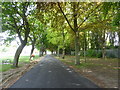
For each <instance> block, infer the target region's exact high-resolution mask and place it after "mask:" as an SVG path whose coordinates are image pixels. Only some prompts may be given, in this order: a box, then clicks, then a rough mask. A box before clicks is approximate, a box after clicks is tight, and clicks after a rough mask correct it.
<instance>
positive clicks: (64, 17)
mask: <svg viewBox="0 0 120 90" xmlns="http://www.w3.org/2000/svg"><path fill="white" fill-rule="evenodd" d="M58 7H59V9H60V11H61V12H62V14H63V16H64V18H65V19H66V21H67V23H68V25H69V27H70V28H71V29H72V30H73V31H74V32H75V30H74V29H73V27H72V26H71V24H70V22H69V21H68V19H67V17H66V15H65V13H64V12H63V10H62V8H61V6H60V4H59V2H58Z"/></svg>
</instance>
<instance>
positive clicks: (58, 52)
mask: <svg viewBox="0 0 120 90" xmlns="http://www.w3.org/2000/svg"><path fill="white" fill-rule="evenodd" d="M57 56H58V57H60V48H59V46H58V51H57Z"/></svg>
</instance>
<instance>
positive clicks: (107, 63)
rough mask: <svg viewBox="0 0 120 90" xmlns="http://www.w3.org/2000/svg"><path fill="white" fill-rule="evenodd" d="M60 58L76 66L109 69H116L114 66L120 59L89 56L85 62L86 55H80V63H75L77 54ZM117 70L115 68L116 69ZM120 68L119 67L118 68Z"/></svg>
mask: <svg viewBox="0 0 120 90" xmlns="http://www.w3.org/2000/svg"><path fill="white" fill-rule="evenodd" d="M57 58H58V59H60V60H61V61H62V62H64V63H66V64H68V65H71V66H74V67H76V68H96V67H101V68H104V67H106V68H109V69H114V68H113V67H116V66H117V62H118V59H116V58H114V59H113V58H106V59H105V60H104V59H102V58H88V57H87V60H86V61H87V62H86V63H85V60H84V57H80V62H81V63H80V65H75V64H74V62H75V56H65V59H61V58H59V57H57ZM114 70H115V69H114ZM116 70H118V69H116Z"/></svg>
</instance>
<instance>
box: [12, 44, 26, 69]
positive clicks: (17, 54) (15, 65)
mask: <svg viewBox="0 0 120 90" xmlns="http://www.w3.org/2000/svg"><path fill="white" fill-rule="evenodd" d="M25 45H26V44H21V45H20V46H19V47H18V49H17V51H16V53H15V56H14V62H13V67H18V60H19V57H20V54H21V52H22V50H23V48H24V47H25Z"/></svg>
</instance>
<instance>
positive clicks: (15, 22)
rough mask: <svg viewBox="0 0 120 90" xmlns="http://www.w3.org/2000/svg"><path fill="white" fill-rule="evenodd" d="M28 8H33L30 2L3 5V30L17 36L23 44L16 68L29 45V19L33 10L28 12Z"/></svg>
mask: <svg viewBox="0 0 120 90" xmlns="http://www.w3.org/2000/svg"><path fill="white" fill-rule="evenodd" d="M28 8H31V6H30V3H29V2H22V3H20V2H4V3H3V5H2V9H3V10H2V11H3V12H2V13H3V17H2V19H3V22H4V23H3V30H4V31H6V30H9V32H10V35H12V34H17V35H18V38H19V40H20V42H21V45H20V46H19V47H18V49H17V51H16V53H15V56H14V62H13V66H14V67H17V66H18V60H19V56H20V54H21V52H22V50H23V48H24V47H25V45H26V44H27V39H28V36H29V33H30V25H29V22H28V18H27V17H28V16H29V14H30V13H31V12H30V11H31V10H30V11H28ZM11 33H12V34H11Z"/></svg>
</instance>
